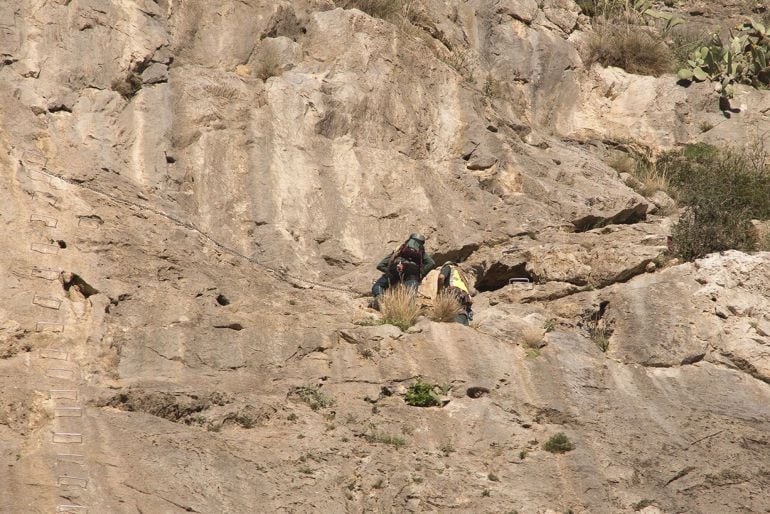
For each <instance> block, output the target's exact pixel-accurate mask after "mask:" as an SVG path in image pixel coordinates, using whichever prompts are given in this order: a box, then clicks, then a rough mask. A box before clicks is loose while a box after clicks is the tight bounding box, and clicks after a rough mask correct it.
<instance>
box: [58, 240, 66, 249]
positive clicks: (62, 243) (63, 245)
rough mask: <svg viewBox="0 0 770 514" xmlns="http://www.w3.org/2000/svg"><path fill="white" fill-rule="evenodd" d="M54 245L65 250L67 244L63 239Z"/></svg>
mask: <svg viewBox="0 0 770 514" xmlns="http://www.w3.org/2000/svg"><path fill="white" fill-rule="evenodd" d="M56 244H58V245H59V248H67V243H66V242H65V241H64V240H63V239H59V240H58V241H56Z"/></svg>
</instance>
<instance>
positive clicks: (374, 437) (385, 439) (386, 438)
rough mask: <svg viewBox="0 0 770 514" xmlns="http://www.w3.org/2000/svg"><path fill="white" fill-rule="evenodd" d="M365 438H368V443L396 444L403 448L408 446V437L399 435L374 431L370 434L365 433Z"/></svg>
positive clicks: (397, 446)
mask: <svg viewBox="0 0 770 514" xmlns="http://www.w3.org/2000/svg"><path fill="white" fill-rule="evenodd" d="M364 439H366V441H367V442H368V443H380V444H389V445H391V446H395V447H396V448H402V447H404V446H406V439H404V438H403V437H399V436H397V435H391V434H382V433H379V432H372V433H369V434H364Z"/></svg>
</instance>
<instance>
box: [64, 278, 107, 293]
mask: <svg viewBox="0 0 770 514" xmlns="http://www.w3.org/2000/svg"><path fill="white" fill-rule="evenodd" d="M62 287H64V290H65V291H69V290H70V288H72V287H75V288H76V289H77V290H78V291H80V294H82V295H83V296H84V297H85V298H88V297H89V296H93V295H95V294H98V293H99V290H98V289H96V288H95V287H93V286H91V284H89V283H88V282H86V281H85V280H83V278H82V277H81V276H80V275H78V274H76V273H62Z"/></svg>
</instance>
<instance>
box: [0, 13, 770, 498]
mask: <svg viewBox="0 0 770 514" xmlns="http://www.w3.org/2000/svg"><path fill="white" fill-rule="evenodd" d="M543 5H544V8H545V10H544V9H541V8H540V7H538V5H537V3H536V2H534V1H531V0H506V1H496V2H492V1H488V0H472V1H469V2H443V1H439V0H426V1H425V2H421V7H420V9H419V10H418V11H410V12H407V13H406V14H407V15H408V18H409V20H410V21H409V23H407V22H406V21H404V20H403V19H400V20H397V19H394V18H389V19H388V20H384V19H379V18H376V17H372V16H370V15H367V14H365V13H364V12H363V11H361V10H357V9H341V8H336V6H335V5H334V2H331V1H330V0H322V1H314V0H313V1H310V0H297V1H292V2H289V1H288V0H279V1H275V2H251V3H249V2H227V1H225V2H200V1H193V2H185V3H184V5H182V4H179V5H177V3H172V2H168V1H166V0H160V1H158V2H152V1H149V0H140V1H135V2H126V1H123V0H119V1H116V2H112V3H108V4H105V3H104V2H95V1H93V0H81V1H78V2H66V1H63V2H62V1H60V2H48V3H44V5H31V4H29V3H24V2H13V1H12V2H5V3H2V4H1V5H0V17H2V19H3V20H4V25H3V29H2V30H0V93H2V97H3V102H2V104H0V127H1V128H2V130H0V170H1V172H0V226H3V227H4V228H5V230H6V234H7V237H6V238H5V242H4V248H3V252H1V253H0V267H2V269H4V270H8V273H5V274H4V275H3V276H2V277H0V284H2V286H3V288H4V292H5V294H4V295H3V297H2V300H0V318H1V319H2V320H3V321H2V323H0V391H2V393H0V395H1V396H2V397H1V398H0V455H1V456H2V457H1V458H0V462H1V463H2V466H3V480H0V511H2V512H52V511H55V510H57V507H60V508H59V510H61V509H67V508H69V507H64V506H65V505H73V504H74V505H80V506H84V507H87V508H88V511H89V512H124V511H131V512H134V511H142V512H169V511H180V512H182V511H188V512H220V511H227V512H251V511H253V510H254V506H255V505H259V506H260V509H261V510H263V511H266V512H268V511H269V512H273V511H296V512H317V511H328V512H347V511H349V512H370V511H373V512H377V511H383V512H391V511H392V512H401V511H407V510H412V511H450V510H454V511H458V512H488V511H489V512H508V511H510V510H518V511H520V512H567V511H569V510H573V511H576V512H581V511H585V512H597V513H601V512H608V513H609V512H626V511H629V512H630V511H632V510H634V509H636V508H638V507H639V506H640V505H642V504H643V503H644V500H650V501H654V505H655V508H658V509H660V510H661V511H663V512H682V511H687V512H732V511H734V510H735V508H736V505H739V506H741V508H743V509H744V510H747V511H752V512H764V511H767V510H768V508H770V505H769V504H768V499H767V498H766V495H762V494H761V491H763V490H766V489H767V488H768V487H770V483H768V475H767V473H766V470H764V469H762V467H761V466H757V462H760V463H761V462H767V461H768V460H770V450H768V445H767V444H764V443H763V441H764V439H766V432H767V430H766V428H767V425H768V423H770V420H769V419H768V411H767V405H768V402H769V401H770V392H769V390H768V384H767V382H768V376H769V375H770V365H769V364H768V360H767V352H766V351H765V349H766V347H767V342H768V341H767V339H768V332H769V331H770V328H769V327H768V321H770V314H768V312H770V309H769V308H768V298H767V291H768V286H770V283H769V282H768V281H769V280H770V279H768V276H769V275H770V270H768V262H769V261H770V258H769V257H768V255H767V254H756V255H746V254H740V253H737V252H730V253H726V254H724V255H714V256H710V257H708V258H706V259H703V260H701V261H698V262H697V263H695V264H682V265H670V266H668V267H665V268H664V269H663V270H662V271H661V270H660V268H658V266H657V264H655V263H661V264H662V263H663V262H662V261H663V259H662V258H661V256H662V252H663V250H664V249H665V246H666V236H667V235H668V233H669V232H670V224H671V221H670V220H666V219H662V218H657V217H649V219H648V217H647V213H648V212H649V211H650V209H651V203H650V201H648V200H646V199H644V198H642V197H641V196H639V195H638V194H636V193H634V192H633V191H632V190H631V189H629V188H628V187H627V185H626V184H624V183H623V182H622V180H621V179H619V178H618V174H617V172H616V171H615V170H613V169H611V168H609V167H608V166H607V165H606V164H604V163H603V162H602V161H601V159H600V155H599V153H598V152H594V151H592V148H593V147H598V146H601V145H602V144H603V143H596V144H594V143H586V142H585V141H587V139H588V138H597V140H610V139H615V138H620V137H631V136H633V137H634V138H636V137H640V138H644V140H645V141H648V142H649V143H650V144H651V145H653V146H655V145H658V146H662V145H664V144H669V143H670V142H672V141H673V142H681V141H685V140H689V139H688V138H692V137H694V135H695V132H697V131H698V130H700V128H698V129H697V130H696V129H695V128H694V127H695V125H693V123H697V122H700V121H701V120H704V121H710V122H711V121H713V120H715V116H717V117H719V116H722V114H721V113H719V112H715V111H714V108H712V107H710V104H709V103H708V101H709V100H708V98H709V97H707V96H705V92H706V89H705V88H706V86H705V85H702V86H693V88H691V89H689V90H684V89H674V88H673V86H671V87H672V89H670V90H669V89H667V88H668V87H669V86H670V82H666V80H668V79H670V77H668V79H667V78H661V79H655V80H652V81H650V80H647V79H640V78H638V77H632V76H628V75H625V74H622V73H620V72H617V71H615V70H600V69H597V68H594V69H593V70H592V71H588V72H586V71H584V70H583V69H582V61H581V58H580V55H579V53H578V51H577V50H576V46H575V44H576V41H578V40H579V38H580V34H579V33H578V32H577V31H574V27H575V23H576V22H575V19H576V18H575V17H576V12H577V11H576V8H575V4H574V3H572V2H566V1H549V2H545V3H544V4H543ZM698 8H700V7H698ZM245 21H247V22H245ZM578 21H579V19H578ZM581 23H582V22H581ZM569 31H573V33H572V34H571V35H570V36H569V39H567V33H568V32H569ZM613 84H615V85H614V86H613ZM616 93H617V95H616ZM742 95H748V96H745V97H744V96H742ZM613 97H614V101H613ZM749 97H750V98H751V101H750V102H749V103H747V106H746V109H745V110H742V112H741V113H735V116H733V117H732V118H731V119H730V121H731V122H735V123H725V126H724V127H723V126H722V125H719V126H718V127H717V126H716V123H715V124H714V127H712V128H711V129H709V130H707V131H705V132H703V133H702V135H701V136H702V137H701V136H699V137H700V138H701V139H704V140H705V139H706V138H708V137H714V138H727V137H729V136H730V131H731V130H732V131H736V130H737V129H738V128H740V127H743V125H742V123H743V121H741V120H747V121H748V120H749V113H751V115H752V116H754V118H752V120H751V121H752V122H755V123H757V124H758V125H759V126H760V127H761V124H762V123H764V122H765V121H764V120H763V119H762V116H761V110H756V111H755V110H754V109H755V106H764V103H762V102H765V100H764V98H765V97H764V96H763V95H762V94H760V93H756V94H755V93H745V92H744V91H743V90H739V98H737V99H736V101H737V102H739V103H736V106H738V107H740V106H741V104H740V102H743V101H744V100H745V98H749ZM634 101H636V102H637V104H636V107H635V109H636V111H635V112H632V110H633V109H632V107H634ZM701 107H704V108H701ZM763 108H764V107H763ZM655 109H657V111H656V110H655ZM744 113H745V114H746V115H745V116H744ZM725 119H726V118H725ZM719 120H721V118H720V119H719ZM719 120H717V121H719ZM739 122H740V123H739ZM672 130H673V131H674V132H675V133H674V134H673V135H672V134H671V131H672ZM699 134H700V132H699ZM741 137H742V136H741ZM736 139H737V138H736ZM58 177H60V178H58ZM414 231H419V232H425V233H426V234H427V235H428V244H427V249H428V251H429V252H430V253H432V254H433V255H434V256H436V258H437V260H438V261H439V264H440V263H443V262H444V261H446V260H449V259H452V260H457V261H464V262H463V265H464V266H466V267H467V268H468V269H469V271H471V272H472V273H471V275H472V276H474V277H475V282H476V285H477V286H479V289H480V290H481V292H480V293H479V294H478V295H477V296H475V298H474V310H475V312H476V317H475V320H474V322H473V323H472V325H471V326H469V327H466V326H461V325H459V324H457V323H435V322H433V321H431V320H430V319H428V318H427V317H421V318H420V319H419V320H418V322H417V323H416V325H415V326H414V327H411V328H409V329H407V330H406V331H402V330H401V329H399V328H397V327H396V326H393V325H390V324H385V325H378V323H380V322H382V320H381V319H380V318H379V314H377V313H376V312H375V311H373V310H371V309H368V308H367V307H366V304H367V299H364V298H360V297H359V295H358V294H357V292H358V291H367V290H368V289H369V287H370V286H371V282H372V280H373V279H375V278H377V276H379V273H378V272H375V270H374V266H375V264H376V262H377V261H378V260H379V259H380V258H381V257H382V255H383V254H385V253H387V252H388V251H390V250H392V249H393V248H394V247H395V246H396V245H397V244H399V243H401V242H402V241H403V239H404V237H405V236H406V235H407V234H409V233H411V232H414ZM653 265H654V266H653ZM653 267H654V268H655V269H652V268H653ZM435 274H436V272H434V273H433V274H431V275H429V276H428V277H427V278H426V279H425V281H424V283H423V285H422V286H421V291H422V293H423V294H424V296H425V298H423V297H422V296H421V297H420V302H421V303H425V304H428V305H429V304H430V301H429V300H430V296H432V295H433V293H434V292H435ZM511 278H514V279H516V278H518V279H530V280H532V283H526V282H521V283H519V282H516V281H514V283H512V284H510V283H509V280H510V279H511ZM368 324H372V325H373V326H366V325H368ZM599 329H601V330H602V331H603V332H604V333H603V334H599ZM600 335H601V336H603V337H605V338H606V339H608V341H609V345H608V347H607V348H605V349H606V353H603V352H602V349H600V348H599V346H598V345H597V344H596V341H592V337H593V338H594V339H598V336H600ZM418 380H422V381H424V382H426V383H429V384H431V385H433V386H435V387H434V388H433V391H434V393H435V394H436V395H437V396H439V397H440V401H439V405H436V406H432V407H424V408H423V407H415V406H410V405H407V404H406V402H405V394H406V392H407V390H408V388H409V387H410V386H411V385H412V384H414V383H416V382H417V381H418ZM447 402H448V403H447ZM640 413H642V414H643V415H640ZM77 414H79V415H77ZM557 432H564V433H565V434H567V435H568V437H569V438H570V440H572V441H573V442H574V443H575V448H574V450H572V451H570V452H568V453H566V454H564V455H561V456H558V455H552V454H550V453H548V452H546V451H545V450H544V449H543V443H544V442H545V441H547V440H548V438H550V437H551V436H552V435H554V434H555V433H557ZM81 438H82V439H81ZM81 440H82V442H81ZM68 454H69V458H75V457H73V454H74V455H82V462H81V461H78V462H74V463H73V462H66V461H62V457H61V456H62V455H64V456H65V460H66V458H68V457H67V455H68ZM725 456H729V459H726V458H725ZM78 459H80V457H78ZM62 477H64V479H63V480H62ZM191 483H194V484H196V485H195V490H194V491H191V489H190V484H191ZM68 484H69V485H68ZM511 484H515V487H511ZM693 491H696V492H697V494H694V493H693ZM757 491H760V493H757ZM647 508H648V510H649V509H650V507H647ZM70 509H71V508H70ZM81 510H82V509H81Z"/></svg>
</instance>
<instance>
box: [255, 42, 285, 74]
mask: <svg viewBox="0 0 770 514" xmlns="http://www.w3.org/2000/svg"><path fill="white" fill-rule="evenodd" d="M254 74H255V75H256V77H257V78H258V79H260V80H262V81H263V82H264V81H266V80H267V79H269V78H270V77H276V76H278V75H280V74H281V60H280V58H279V56H278V53H277V52H276V51H275V49H274V48H271V47H269V46H266V47H263V50H262V54H261V55H260V56H259V60H258V61H257V63H256V66H255V70H254Z"/></svg>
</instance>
